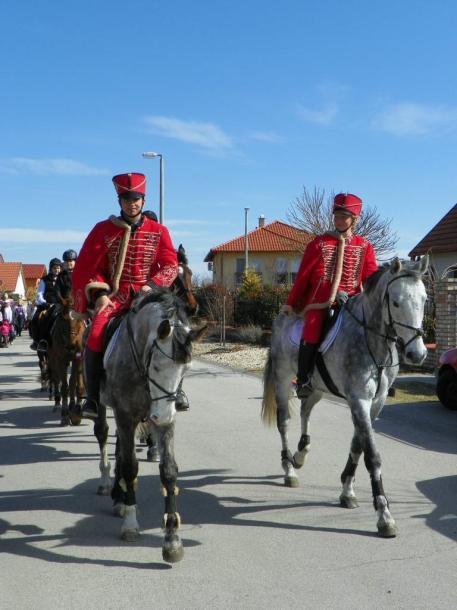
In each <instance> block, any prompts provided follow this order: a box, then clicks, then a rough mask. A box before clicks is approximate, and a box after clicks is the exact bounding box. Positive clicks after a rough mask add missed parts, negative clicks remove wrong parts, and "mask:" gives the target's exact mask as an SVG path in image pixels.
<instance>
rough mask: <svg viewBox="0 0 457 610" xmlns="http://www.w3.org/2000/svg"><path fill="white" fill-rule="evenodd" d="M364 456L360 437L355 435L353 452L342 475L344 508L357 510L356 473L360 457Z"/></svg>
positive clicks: (341, 498)
mask: <svg viewBox="0 0 457 610" xmlns="http://www.w3.org/2000/svg"><path fill="white" fill-rule="evenodd" d="M361 455H362V445H361V444H360V440H359V437H358V436H357V434H354V436H353V437H352V442H351V451H350V453H349V457H348V461H347V462H346V466H345V467H344V470H343V472H342V473H341V483H342V485H343V490H342V492H341V495H340V505H341V506H342V507H343V508H357V507H358V502H357V498H356V495H355V492H354V482H355V471H356V469H357V465H358V463H359V459H360V456H361Z"/></svg>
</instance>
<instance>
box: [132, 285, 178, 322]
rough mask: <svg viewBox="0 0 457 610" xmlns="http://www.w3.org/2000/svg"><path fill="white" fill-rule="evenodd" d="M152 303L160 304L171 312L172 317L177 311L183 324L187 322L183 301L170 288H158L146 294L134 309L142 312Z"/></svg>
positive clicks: (138, 299)
mask: <svg viewBox="0 0 457 610" xmlns="http://www.w3.org/2000/svg"><path fill="white" fill-rule="evenodd" d="M151 303H158V304H159V305H161V307H162V308H163V309H164V310H165V311H167V312H169V315H172V313H173V311H174V310H176V313H177V314H178V317H179V319H180V320H181V321H182V322H184V321H185V320H186V317H185V312H184V304H183V302H182V300H181V299H180V298H179V297H177V296H176V295H175V294H173V292H172V291H171V290H169V289H168V288H165V287H163V286H157V287H155V288H153V289H152V290H150V291H149V292H145V293H144V295H141V296H140V297H138V298H137V299H136V301H135V304H134V306H133V309H134V311H140V309H143V307H144V306H145V305H149V304H151Z"/></svg>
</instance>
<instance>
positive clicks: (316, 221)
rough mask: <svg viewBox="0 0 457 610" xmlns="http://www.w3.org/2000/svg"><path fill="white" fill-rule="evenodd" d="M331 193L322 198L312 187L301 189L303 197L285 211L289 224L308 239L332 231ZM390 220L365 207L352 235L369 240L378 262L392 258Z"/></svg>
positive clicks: (394, 235) (321, 192)
mask: <svg viewBox="0 0 457 610" xmlns="http://www.w3.org/2000/svg"><path fill="white" fill-rule="evenodd" d="M334 196H335V193H334V191H331V192H330V194H329V195H327V196H326V195H325V189H320V188H318V187H314V191H313V192H310V191H308V189H307V188H306V186H304V187H303V194H302V196H301V197H297V198H296V199H295V201H293V202H292V203H291V205H290V208H289V210H288V211H287V219H288V221H289V222H290V223H291V224H292V225H294V226H295V227H297V228H299V229H303V230H304V231H307V232H308V233H310V234H311V235H321V234H322V233H325V232H326V231H331V230H333V229H334V225H333V198H334ZM391 224H392V219H391V218H385V219H384V218H381V216H380V215H379V213H378V211H377V209H376V208H375V207H374V206H370V205H364V206H363V210H362V214H361V216H360V218H359V221H358V222H357V225H356V227H355V233H357V235H361V236H362V237H365V238H366V239H368V240H369V241H370V242H371V243H372V244H373V248H374V249H375V251H376V255H377V257H378V258H383V257H386V256H387V255H388V254H393V252H394V250H395V246H396V244H397V242H398V235H397V233H396V232H395V231H393V230H392V228H391Z"/></svg>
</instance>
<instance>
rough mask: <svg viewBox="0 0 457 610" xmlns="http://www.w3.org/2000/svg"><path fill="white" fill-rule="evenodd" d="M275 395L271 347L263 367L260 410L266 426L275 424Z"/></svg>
mask: <svg viewBox="0 0 457 610" xmlns="http://www.w3.org/2000/svg"><path fill="white" fill-rule="evenodd" d="M276 411H277V405H276V397H275V387H274V381H273V360H272V357H271V349H269V350H268V356H267V361H266V362H265V367H264V369H263V398H262V411H261V414H260V417H261V418H262V421H263V423H264V424H265V425H266V426H274V425H275V424H276Z"/></svg>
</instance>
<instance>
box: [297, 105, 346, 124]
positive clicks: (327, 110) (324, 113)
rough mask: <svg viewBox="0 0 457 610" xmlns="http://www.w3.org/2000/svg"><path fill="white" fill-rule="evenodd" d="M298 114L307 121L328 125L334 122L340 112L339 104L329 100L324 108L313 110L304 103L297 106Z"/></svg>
mask: <svg viewBox="0 0 457 610" xmlns="http://www.w3.org/2000/svg"><path fill="white" fill-rule="evenodd" d="M297 114H298V116H299V117H300V118H301V119H302V120H303V121H306V122H307V123H315V124H316V125H323V126H327V125H330V123H333V121H334V120H335V118H336V116H337V114H338V104H336V103H335V102H327V103H326V104H325V105H324V106H323V107H322V108H320V109H318V110H312V109H310V108H306V107H305V106H303V105H302V104H299V105H298V107H297Z"/></svg>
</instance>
